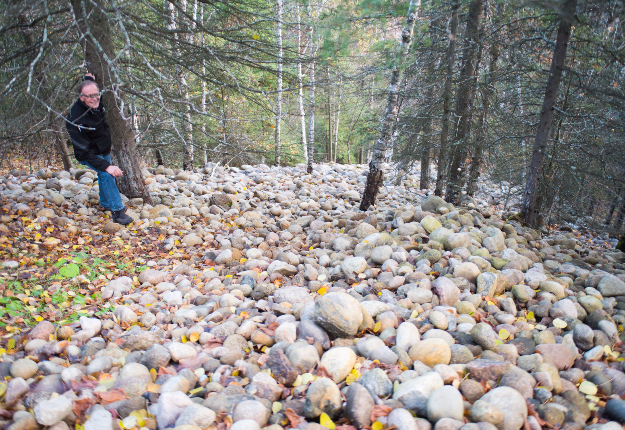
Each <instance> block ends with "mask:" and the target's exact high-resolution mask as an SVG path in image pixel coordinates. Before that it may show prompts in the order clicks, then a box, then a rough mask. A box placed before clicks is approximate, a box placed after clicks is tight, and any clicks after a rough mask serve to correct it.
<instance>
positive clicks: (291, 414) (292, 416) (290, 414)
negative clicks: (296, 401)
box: [284, 408, 305, 428]
mask: <svg viewBox="0 0 625 430" xmlns="http://www.w3.org/2000/svg"><path fill="white" fill-rule="evenodd" d="M284 415H286V417H287V418H288V419H289V421H290V422H291V427H293V428H296V427H297V426H298V425H300V423H303V422H304V421H305V420H304V418H303V417H300V416H299V415H297V413H296V412H295V411H294V410H293V409H291V408H287V410H285V411H284Z"/></svg>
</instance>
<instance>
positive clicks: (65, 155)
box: [54, 130, 74, 172]
mask: <svg viewBox="0 0 625 430" xmlns="http://www.w3.org/2000/svg"><path fill="white" fill-rule="evenodd" d="M60 136H61V131H60V130H59V131H58V132H57V133H55V134H54V141H55V143H56V147H57V148H58V150H59V153H60V154H61V161H63V170H67V171H68V172H69V169H71V168H72V167H74V164H73V163H72V157H71V156H70V155H69V150H68V149H67V142H66V141H65V139H62V138H61V137H60Z"/></svg>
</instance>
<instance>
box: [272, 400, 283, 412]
mask: <svg viewBox="0 0 625 430" xmlns="http://www.w3.org/2000/svg"><path fill="white" fill-rule="evenodd" d="M281 410H282V403H280V402H273V404H272V405H271V411H272V412H273V413H274V414H277V413H278V412H280V411H281Z"/></svg>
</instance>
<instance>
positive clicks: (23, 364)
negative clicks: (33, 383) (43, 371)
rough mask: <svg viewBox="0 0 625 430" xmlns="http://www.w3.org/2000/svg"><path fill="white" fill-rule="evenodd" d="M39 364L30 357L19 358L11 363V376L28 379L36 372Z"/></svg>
mask: <svg viewBox="0 0 625 430" xmlns="http://www.w3.org/2000/svg"><path fill="white" fill-rule="evenodd" d="M38 371H39V366H38V365H37V363H35V362H34V361H33V360H31V359H30V358H20V359H19V360H17V361H15V362H14V363H13V364H12V365H11V376H12V377H14V378H24V379H29V378H32V377H33V376H35V375H36V374H37V372H38Z"/></svg>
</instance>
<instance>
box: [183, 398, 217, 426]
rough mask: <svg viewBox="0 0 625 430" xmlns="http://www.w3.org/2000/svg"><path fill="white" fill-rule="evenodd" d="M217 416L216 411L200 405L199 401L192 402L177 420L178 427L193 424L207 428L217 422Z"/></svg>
mask: <svg viewBox="0 0 625 430" xmlns="http://www.w3.org/2000/svg"><path fill="white" fill-rule="evenodd" d="M216 417H217V416H216V414H215V412H213V411H212V410H211V409H209V408H207V407H205V406H202V405H198V404H197V403H191V404H190V405H189V406H187V407H186V408H184V410H183V411H182V413H181V414H180V416H179V417H178V419H177V420H176V427H178V426H183V425H191V426H197V427H200V428H206V427H209V426H210V425H212V424H213V423H214V422H215V418H216Z"/></svg>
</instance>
